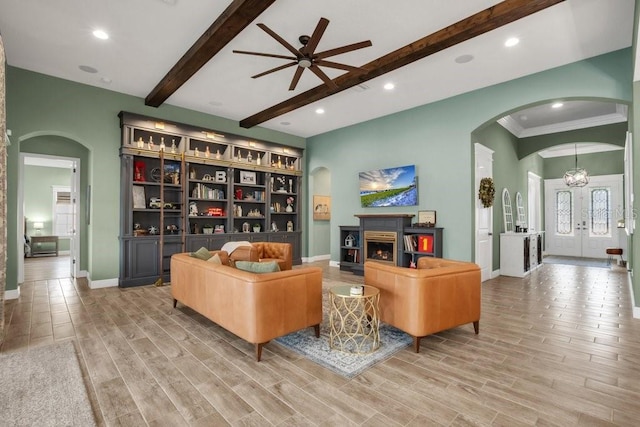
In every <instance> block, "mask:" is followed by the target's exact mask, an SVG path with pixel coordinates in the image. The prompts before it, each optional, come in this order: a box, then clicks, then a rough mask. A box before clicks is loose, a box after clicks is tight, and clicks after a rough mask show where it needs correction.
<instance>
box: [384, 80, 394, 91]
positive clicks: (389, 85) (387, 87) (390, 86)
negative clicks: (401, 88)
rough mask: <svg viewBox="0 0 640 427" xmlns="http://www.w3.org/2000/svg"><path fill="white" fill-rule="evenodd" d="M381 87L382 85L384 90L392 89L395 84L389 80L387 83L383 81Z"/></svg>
mask: <svg viewBox="0 0 640 427" xmlns="http://www.w3.org/2000/svg"><path fill="white" fill-rule="evenodd" d="M383 87H384V90H393V88H395V87H396V85H394V84H393V83H391V82H389V83H385V85H384V86H383Z"/></svg>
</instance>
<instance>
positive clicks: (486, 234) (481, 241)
mask: <svg viewBox="0 0 640 427" xmlns="http://www.w3.org/2000/svg"><path fill="white" fill-rule="evenodd" d="M474 148H475V150H474V152H475V154H474V156H475V188H474V191H475V194H478V190H479V188H480V180H481V179H482V178H492V179H493V150H490V149H489V148H487V147H485V146H484V145H482V144H478V143H476V144H474ZM475 199H476V248H475V249H476V261H475V262H476V264H478V265H479V266H480V276H481V280H482V281H483V282H484V281H485V280H489V279H491V275H492V271H493V207H488V208H485V207H484V206H483V205H482V202H481V201H480V200H479V199H478V198H477V197H476V198H475Z"/></svg>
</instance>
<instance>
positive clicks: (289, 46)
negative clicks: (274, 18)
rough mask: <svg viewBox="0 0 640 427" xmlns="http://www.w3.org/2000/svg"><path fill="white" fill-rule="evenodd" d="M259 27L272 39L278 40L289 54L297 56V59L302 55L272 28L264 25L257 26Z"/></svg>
mask: <svg viewBox="0 0 640 427" xmlns="http://www.w3.org/2000/svg"><path fill="white" fill-rule="evenodd" d="M257 25H258V27H260V28H262V30H263V31H264V32H265V33H267V34H269V35H270V36H271V37H273V38H274V39H276V40H277V41H278V43H280V44H281V45H282V46H284V47H286V48H287V50H288V51H289V52H291V53H293V54H294V55H295V56H296V58H297V57H298V56H299V55H300V52H298V49H296V48H295V47H293V46H291V45H290V44H289V43H287V41H286V40H285V39H283V38H282V37H280V36H279V35H277V34H276V33H275V32H273V30H272V29H271V28H269V27H267V26H266V25H264V24H257Z"/></svg>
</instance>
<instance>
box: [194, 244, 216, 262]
mask: <svg viewBox="0 0 640 427" xmlns="http://www.w3.org/2000/svg"><path fill="white" fill-rule="evenodd" d="M190 255H191V256H192V257H194V258H198V259H202V260H204V261H206V260H208V259H209V258H211V253H210V252H209V249H207V248H205V247H204V246H203V247H201V248H200V249H198V250H197V251H195V252H191V254H190Z"/></svg>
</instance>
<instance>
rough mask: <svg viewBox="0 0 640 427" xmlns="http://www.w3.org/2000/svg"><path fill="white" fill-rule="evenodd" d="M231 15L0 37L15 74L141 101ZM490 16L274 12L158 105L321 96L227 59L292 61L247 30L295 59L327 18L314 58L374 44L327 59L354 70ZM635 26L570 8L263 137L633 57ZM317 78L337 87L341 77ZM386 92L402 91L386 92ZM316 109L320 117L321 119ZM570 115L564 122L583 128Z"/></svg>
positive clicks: (376, 83) (276, 122) (116, 16)
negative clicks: (617, 56)
mask: <svg viewBox="0 0 640 427" xmlns="http://www.w3.org/2000/svg"><path fill="white" fill-rule="evenodd" d="M230 3H231V1H229V0H226V1H223V0H218V1H211V0H136V1H131V0H59V1H51V0H28V1H27V0H2V1H0V33H1V34H2V38H3V42H4V45H5V49H6V56H7V62H8V63H9V65H12V66H15V67H19V68H24V69H28V70H33V71H36V72H40V73H44V74H48V75H52V76H56V77H60V78H63V79H68V80H72V81H77V82H80V83H84V84H88V85H93V86H97V87H102V88H105V89H109V90H113V91H117V92H122V93H126V94H131V95H135V96H138V97H141V98H144V97H146V96H147V95H148V94H149V92H150V91H151V90H152V89H153V88H154V87H155V86H156V84H157V83H158V82H159V81H160V80H161V79H162V77H164V75H165V74H166V73H167V72H168V70H169V69H170V68H171V67H172V66H173V64H175V63H176V61H177V60H178V59H179V58H180V57H181V56H182V55H183V54H184V53H185V51H186V50H187V49H188V48H189V47H191V45H192V44H193V43H194V42H195V40H196V39H197V38H198V37H199V36H200V35H201V34H202V33H203V32H204V31H205V30H206V29H207V28H208V27H209V26H210V25H211V23H212V22H213V21H214V20H215V19H216V17H217V16H218V15H219V14H220V13H221V12H222V11H223V10H224V9H225V8H226V7H227V6H228V5H229V4H230ZM497 3H499V1H496V0H475V1H451V0H403V1H398V2H389V1H383V0H349V1H344V0H323V1H317V0H278V1H277V2H275V3H274V4H273V5H272V6H271V7H269V8H268V9H267V10H266V11H265V12H264V13H263V14H262V15H261V16H260V17H259V18H258V19H257V20H256V21H255V22H254V23H253V24H252V25H250V26H249V27H247V28H246V29H245V30H244V31H243V32H241V33H240V34H239V35H238V36H237V37H236V38H235V39H234V40H233V41H232V42H231V43H229V44H228V45H227V46H226V47H225V48H224V49H223V50H222V51H221V52H220V53H219V54H218V55H216V56H215V57H214V58H213V59H212V60H211V61H210V62H209V63H208V64H206V65H205V66H204V67H203V68H202V69H201V70H200V71H199V72H198V73H196V75H195V76H193V77H192V78H191V79H190V80H189V81H188V82H187V83H186V84H185V85H184V86H183V87H182V88H180V89H179V90H178V91H177V92H176V93H175V94H174V95H173V96H171V97H170V98H169V99H168V100H167V101H166V102H167V103H169V104H172V105H176V106H180V107H185V108H189V109H193V110H197V111H202V112H205V113H209V114H214V115H217V116H221V117H226V118H229V119H233V120H238V121H239V120H241V119H244V118H246V117H248V116H251V115H253V114H255V113H257V112H259V111H261V110H263V109H266V108H268V107H270V106H272V105H274V104H277V103H279V102H282V101H284V100H286V99H288V98H290V97H292V96H294V95H297V94H299V93H302V92H304V91H306V90H308V89H311V88H313V87H315V86H317V85H319V84H320V83H321V81H320V80H319V79H318V78H317V77H316V76H315V75H313V74H312V73H311V72H309V71H308V70H307V71H305V72H304V73H303V77H302V79H301V80H300V83H299V84H298V87H297V88H296V90H295V91H293V92H290V91H288V90H287V89H288V86H289V83H290V81H291V78H292V76H293V73H294V68H288V69H286V70H283V71H278V72H275V73H272V74H270V75H268V76H265V77H262V78H259V79H251V78H250V76H252V75H254V74H257V73H259V72H262V71H265V70H268V69H270V68H273V67H276V66H278V65H282V64H283V60H279V59H273V58H265V57H257V56H248V55H238V54H234V53H232V52H231V51H232V50H233V49H239V50H250V51H259V52H267V53H276V54H284V55H288V54H289V52H288V51H286V50H285V49H284V48H283V47H282V46H280V45H279V44H278V43H277V42H276V41H275V40H273V39H272V38H271V37H270V36H269V35H267V34H266V33H265V32H263V31H262V30H261V29H259V28H258V27H257V26H256V25H254V24H255V23H258V22H262V23H264V24H266V25H267V26H269V27H270V28H271V29H272V30H274V31H275V32H276V33H278V34H280V35H281V36H282V37H283V38H285V39H286V40H287V41H289V43H291V44H293V45H294V46H298V42H297V39H298V36H300V35H301V34H310V33H311V32H312V31H313V29H314V28H315V26H316V24H317V22H318V19H319V18H320V17H325V18H327V19H329V20H330V21H331V22H330V24H329V26H328V28H327V30H326V32H325V34H324V36H323V37H322V39H321V42H320V45H319V46H318V49H317V51H321V50H326V49H331V48H335V47H339V46H342V45H345V44H350V43H355V42H359V41H362V40H367V39H370V40H371V41H372V43H373V46H372V47H369V48H365V49H361V50H357V51H354V52H350V53H347V54H343V55H340V56H336V57H332V58H330V59H331V60H334V61H337V62H343V63H347V64H350V65H356V66H359V65H363V64H365V63H367V62H369V61H371V60H373V59H375V58H378V57H381V56H383V55H385V54H387V53H389V52H391V51H393V50H395V49H397V48H400V47H402V46H405V45H407V44H409V43H411V42H413V41H415V40H417V39H419V38H422V37H424V36H426V35H428V34H431V33H433V32H435V31H436V30H439V29H441V28H443V27H446V26H448V25H450V24H452V23H454V22H457V21H459V20H461V19H464V18H465V17H467V16H469V15H472V14H474V13H476V12H478V11H480V10H483V9H485V8H487V7H490V6H493V5H495V4H497ZM633 16H634V0H613V1H612V0H567V1H565V2H563V3H560V4H558V5H555V6H552V7H550V8H548V9H546V10H543V11H541V12H538V13H536V14H534V15H532V16H530V17H527V18H524V19H521V20H520V21H517V22H515V23H513V24H509V25H507V26H504V27H502V28H500V29H497V30H494V31H492V32H490V33H487V34H484V35H482V36H479V37H477V38H475V39H472V40H470V41H467V42H464V43H461V44H459V45H457V46H454V47H452V48H449V49H447V50H445V51H442V52H439V53H437V54H434V55H432V56H430V57H427V58H425V59H422V60H420V61H417V62H415V63H413V64H410V65H408V66H405V67H404V68H401V69H399V70H396V71H393V72H391V73H388V74H386V75H384V76H381V77H378V78H376V79H374V80H370V81H368V82H367V83H366V87H367V89H366V90H362V88H354V89H349V90H346V91H343V92H341V93H338V94H336V95H333V96H331V97H329V98H326V99H324V100H321V101H318V102H316V103H313V104H310V105H308V106H305V107H302V108H300V109H298V110H295V111H293V112H290V113H287V114H285V115H283V116H280V117H277V118H275V119H272V120H269V121H267V122H265V123H263V124H262V125H261V126H264V127H266V128H270V129H275V130H279V131H283V132H287V133H290V134H294V135H299V136H302V137H309V136H313V135H317V134H320V133H324V132H327V131H330V130H333V129H337V128H341V127H344V126H348V125H351V124H355V123H359V122H362V121H366V120H370V119H373V118H376V117H380V116H383V115H387V114H391V113H394V112H397V111H401V110H405V109H408V108H412V107H415V106H418V105H423V104H426V103H430V102H434V101H437V100H440V99H444V98H448V97H451V96H454V95H458V94H461V93H464V92H468V91H472V90H475V89H479V88H482V87H486V86H490V85H493V84H497V83H500V82H504V81H508V80H511V79H514V78H518V77H522V76H525V75H528V74H532V73H536V72H539V71H543V70H546V69H550V68H553V67H558V66H561V65H564V64H568V63H571V62H575V61H579V60H582V59H585V58H589V57H592V56H596V55H600V54H604V53H607V52H610V51H614V50H618V49H622V48H625V47H628V46H630V45H631V41H632V26H633ZM97 28H101V29H104V30H105V31H107V32H108V33H109V34H110V39H109V40H106V41H103V40H98V39H96V38H94V37H93V36H92V35H91V33H92V31H93V30H94V29H97ZM512 36H517V37H519V38H520V40H521V41H520V44H518V45H517V46H515V47H512V48H506V47H504V41H505V40H506V39H507V38H508V37H512ZM461 55H472V56H473V60H472V61H471V62H467V63H462V64H460V63H457V62H456V61H455V59H456V58H458V57H460V56H461ZM79 66H89V67H92V68H94V69H96V70H97V72H96V73H87V72H85V71H81V70H80V69H79ZM324 70H325V71H326V72H327V74H328V75H329V76H330V77H331V78H334V77H336V76H338V75H340V74H341V73H342V72H340V71H338V70H331V69H327V68H325V69H324ZM386 82H393V83H395V85H396V88H395V89H394V90H393V91H385V90H384V89H383V88H382V86H383V84H384V83H386ZM318 107H322V108H323V109H324V110H325V114H323V115H318V114H316V113H315V110H316V109H317V108H318ZM539 113H540V112H537V113H534V111H527V113H526V115H527V116H528V117H529V121H530V122H534V121H535V123H536V127H544V126H546V125H548V123H546V124H545V119H544V117H543V116H544V114H539ZM596 113H597V112H596ZM574 114H576V116H575V117H574V116H571V114H569V115H568V116H567V117H566V120H569V121H570V120H576V119H577V118H579V119H582V120H585V119H586V118H585V117H583V116H580V115H579V114H578V112H575V111H574ZM580 114H582V113H580ZM598 114H599V113H598ZM606 114H611V112H610V111H609V112H606ZM547 116H548V115H547ZM514 117H515V119H514V121H515V122H518V121H519V120H520V118H519V116H514ZM521 124H522V123H521Z"/></svg>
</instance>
